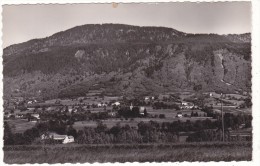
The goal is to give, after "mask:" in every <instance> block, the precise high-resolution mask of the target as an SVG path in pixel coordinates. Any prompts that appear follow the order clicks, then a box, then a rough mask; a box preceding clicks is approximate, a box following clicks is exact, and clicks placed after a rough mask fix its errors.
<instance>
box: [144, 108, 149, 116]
mask: <svg viewBox="0 0 260 166" xmlns="http://www.w3.org/2000/svg"><path fill="white" fill-rule="evenodd" d="M147 116H148V113H147V111H146V108H145V109H144V117H147Z"/></svg>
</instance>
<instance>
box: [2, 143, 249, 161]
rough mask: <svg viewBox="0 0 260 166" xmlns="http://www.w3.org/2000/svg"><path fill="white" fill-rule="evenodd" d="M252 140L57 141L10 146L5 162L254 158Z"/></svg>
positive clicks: (247, 159) (232, 159)
mask: <svg viewBox="0 0 260 166" xmlns="http://www.w3.org/2000/svg"><path fill="white" fill-rule="evenodd" d="M251 146H252V145H251V143H250V142H240V143H219V142H214V143H185V144H163V145H162V144H159V145H158V144H155V145H153V144H142V145H126V144H124V145H77V144H70V145H55V146H53V145H52V146H45V148H44V147H43V146H38V145H37V146H6V147H4V162H5V163H8V164H13V163H16V164H24V163H85V162H90V163H93V162H102V163H103V162H134V161H137V162H163V161H165V162H166V161H171V162H179V161H250V160H251V158H252V147H251Z"/></svg>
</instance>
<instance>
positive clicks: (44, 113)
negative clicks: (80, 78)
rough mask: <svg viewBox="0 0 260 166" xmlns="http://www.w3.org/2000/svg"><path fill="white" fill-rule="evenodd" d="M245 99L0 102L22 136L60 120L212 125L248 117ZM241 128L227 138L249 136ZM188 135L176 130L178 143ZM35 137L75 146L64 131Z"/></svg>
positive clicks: (185, 96) (180, 96) (81, 124)
mask: <svg viewBox="0 0 260 166" xmlns="http://www.w3.org/2000/svg"><path fill="white" fill-rule="evenodd" d="M249 98H250V96H249V94H244V95H239V94H225V95H221V94H217V93H215V92H206V93H201V94H196V93H193V92H182V93H180V92H178V93H168V94H160V95H155V96H152V95H151V96H143V97H139V98H131V99H126V98H125V97H124V96H101V95H100V94H99V93H98V91H95V90H92V91H90V92H89V93H87V94H86V96H81V97H75V98H67V99H52V100H46V101H38V100H37V99H36V98H27V99H26V98H23V97H14V98H12V99H9V100H4V101H5V103H4V121H5V122H6V123H7V124H8V125H9V126H10V128H11V131H12V132H13V133H23V132H25V131H26V130H30V129H31V128H33V127H35V126H36V125H39V124H42V123H49V122H50V121H59V124H60V123H62V125H64V126H70V127H72V128H73V129H74V130H76V131H77V132H78V131H80V130H84V128H86V127H87V128H97V126H98V124H99V123H100V122H101V123H102V124H103V125H105V126H106V127H107V128H113V127H114V126H116V125H118V124H120V125H122V126H125V125H127V126H130V127H131V128H137V127H138V125H139V124H140V123H143V122H145V123H149V122H156V123H159V124H162V123H172V122H183V123H187V122H192V123H197V122H198V121H199V122H201V121H206V120H210V121H211V122H214V121H217V120H220V116H221V111H222V110H223V113H224V114H226V115H229V114H231V115H234V116H240V115H243V116H251V108H250V107H251V105H250V103H248V99H249ZM250 122H251V121H250ZM245 126H246V122H245V121H244V122H240V124H238V127H237V128H238V129H239V130H232V129H231V127H230V128H229V129H228V130H230V131H231V130H232V131H231V132H230V136H231V137H232V139H233V137H235V138H237V137H238V136H239V137H246V138H251V137H252V134H251V129H250V126H248V124H247V126H246V127H245ZM244 128H247V129H244ZM192 132H193V131H187V132H182V131H181V132H179V133H181V134H180V135H182V136H181V137H180V139H179V141H181V142H185V141H186V139H187V138H188V136H189V134H190V133H192ZM61 133H62V134H61ZM232 133H233V135H232ZM237 133H239V134H237ZM40 138H41V140H46V139H51V140H54V141H55V143H64V144H67V143H72V142H76V138H74V136H73V135H66V134H64V132H60V133H57V132H55V131H48V132H44V133H41V136H40Z"/></svg>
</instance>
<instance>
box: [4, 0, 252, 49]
mask: <svg viewBox="0 0 260 166" xmlns="http://www.w3.org/2000/svg"><path fill="white" fill-rule="evenodd" d="M100 23H123V24H131V25H140V26H165V27H172V28H174V29H177V30H179V31H183V32H188V33H218V34H228V33H246V32H251V3H250V2H222V3H221V2H218V3H206V2H204V3H189V2H185V3H177V2H176V3H159V4H144V3H140V4H119V5H118V6H117V7H116V8H115V7H113V6H112V4H73V5H57V4H56V5H4V6H3V47H6V46H9V45H11V44H16V43H21V42H24V41H27V40H30V39H34V38H42V37H46V36H50V35H52V34H54V33H56V32H59V31H62V30H66V29H69V28H72V27H74V26H77V25H83V24H100Z"/></svg>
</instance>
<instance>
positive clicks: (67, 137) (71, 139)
mask: <svg viewBox="0 0 260 166" xmlns="http://www.w3.org/2000/svg"><path fill="white" fill-rule="evenodd" d="M72 142H75V140H74V137H73V136H67V135H66V137H65V139H64V140H63V141H62V143H63V144H67V143H72Z"/></svg>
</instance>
